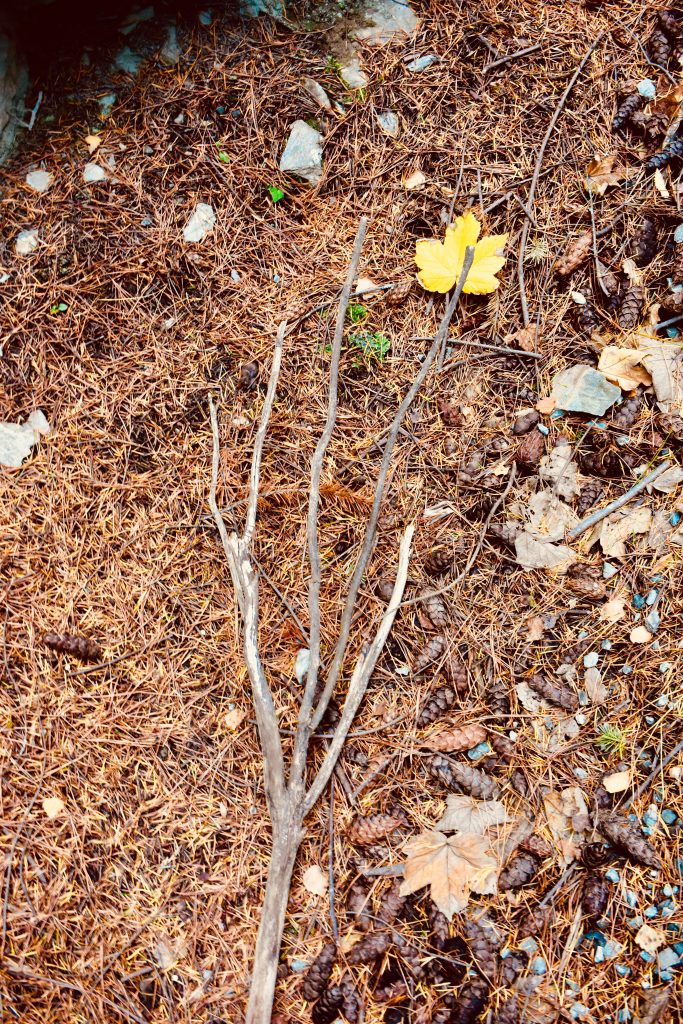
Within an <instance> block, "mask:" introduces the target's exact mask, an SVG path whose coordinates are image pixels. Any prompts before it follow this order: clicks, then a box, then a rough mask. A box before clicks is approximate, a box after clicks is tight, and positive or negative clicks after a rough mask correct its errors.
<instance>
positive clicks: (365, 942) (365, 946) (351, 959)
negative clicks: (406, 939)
mask: <svg viewBox="0 0 683 1024" xmlns="http://www.w3.org/2000/svg"><path fill="white" fill-rule="evenodd" d="M390 945H391V938H390V936H389V934H388V933H387V932H370V934H369V935H366V936H365V938H364V939H361V940H360V942H357V943H356V945H355V946H353V947H352V948H351V949H350V950H349V952H348V954H347V956H346V959H347V962H348V963H349V964H351V965H353V964H369V963H372V961H373V960H376V959H377V957H378V956H384V954H385V953H386V951H387V950H388V949H389V946H390Z"/></svg>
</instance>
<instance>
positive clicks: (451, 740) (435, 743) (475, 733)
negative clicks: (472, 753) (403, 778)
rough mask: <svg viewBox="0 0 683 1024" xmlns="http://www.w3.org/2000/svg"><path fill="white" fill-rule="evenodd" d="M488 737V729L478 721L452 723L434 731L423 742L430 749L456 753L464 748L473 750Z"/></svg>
mask: <svg viewBox="0 0 683 1024" xmlns="http://www.w3.org/2000/svg"><path fill="white" fill-rule="evenodd" d="M485 739H486V729H485V728H484V727H483V725H479V724H478V723H477V722H470V724H469V725H452V726H450V727H448V726H447V727H446V728H445V729H440V730H439V732H434V733H432V735H431V736H428V737H427V738H426V740H424V742H423V743H422V746H423V747H426V748H427V749H428V750H434V751H436V752H437V753H444V754H456V753H459V752H460V751H462V750H471V749H472V747H476V745H477V744H478V743H483V742H484V740H485Z"/></svg>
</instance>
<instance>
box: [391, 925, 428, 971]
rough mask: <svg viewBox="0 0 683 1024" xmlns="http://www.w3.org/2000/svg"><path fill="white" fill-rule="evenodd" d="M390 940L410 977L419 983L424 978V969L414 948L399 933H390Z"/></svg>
mask: <svg viewBox="0 0 683 1024" xmlns="http://www.w3.org/2000/svg"><path fill="white" fill-rule="evenodd" d="M392 938H393V940H394V945H395V946H396V949H397V950H398V952H399V953H400V954H401V958H402V960H403V962H404V963H405V965H406V967H407V968H408V970H409V971H410V973H411V974H412V976H413V977H414V978H416V979H417V980H418V981H420V980H421V979H422V978H424V977H425V969H424V967H423V966H422V960H421V957H420V954H419V952H418V951H417V949H415V946H413V945H412V944H411V943H410V942H408V940H407V939H406V937H405V936H404V935H401V933H400V932H397V931H394V932H393V933H392Z"/></svg>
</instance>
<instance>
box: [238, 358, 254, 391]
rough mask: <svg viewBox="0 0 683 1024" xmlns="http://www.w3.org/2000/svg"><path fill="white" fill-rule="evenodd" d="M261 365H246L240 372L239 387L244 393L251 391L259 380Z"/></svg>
mask: <svg viewBox="0 0 683 1024" xmlns="http://www.w3.org/2000/svg"><path fill="white" fill-rule="evenodd" d="M258 373H259V365H258V363H257V362H252V363H245V364H244V366H243V367H242V369H241V370H240V379H239V383H238V387H239V388H240V389H241V390H242V391H250V390H251V388H253V386H254V384H255V383H256V381H257V380H258Z"/></svg>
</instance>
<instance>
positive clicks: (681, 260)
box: [671, 245, 683, 284]
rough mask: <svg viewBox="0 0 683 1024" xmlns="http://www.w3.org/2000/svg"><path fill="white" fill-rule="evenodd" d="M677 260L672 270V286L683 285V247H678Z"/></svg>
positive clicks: (676, 251) (675, 259) (676, 250)
mask: <svg viewBox="0 0 683 1024" xmlns="http://www.w3.org/2000/svg"><path fill="white" fill-rule="evenodd" d="M675 254H676V255H675V258H674V262H673V266H672V268H671V282H672V284H683V245H677V246H676V249H675Z"/></svg>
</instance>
